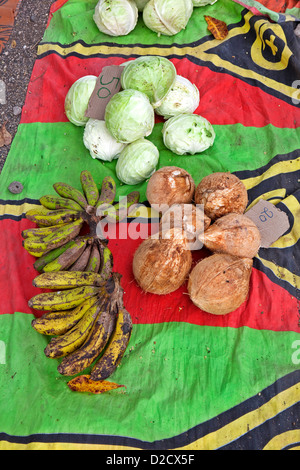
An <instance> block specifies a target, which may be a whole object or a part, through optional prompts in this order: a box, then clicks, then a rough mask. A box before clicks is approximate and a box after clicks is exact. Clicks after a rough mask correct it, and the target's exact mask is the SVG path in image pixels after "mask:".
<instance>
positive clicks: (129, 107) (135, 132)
mask: <svg viewBox="0 0 300 470" xmlns="http://www.w3.org/2000/svg"><path fill="white" fill-rule="evenodd" d="M105 122H106V126H107V128H108V130H109V131H110V133H111V134H112V136H113V137H114V138H115V139H116V140H117V141H118V142H123V143H125V144H129V143H131V142H134V141H135V140H138V139H140V138H142V137H147V136H148V135H150V134H151V132H152V130H153V127H154V122H155V116H154V110H153V107H152V106H151V104H150V101H149V99H148V97H147V96H146V95H145V94H144V93H141V92H140V91H137V90H130V89H129V90H123V91H120V92H119V93H117V94H115V95H114V96H113V97H112V98H111V99H110V101H109V102H108V104H107V106H106V109H105Z"/></svg>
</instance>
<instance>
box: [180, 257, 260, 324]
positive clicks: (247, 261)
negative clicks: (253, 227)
mask: <svg viewBox="0 0 300 470" xmlns="http://www.w3.org/2000/svg"><path fill="white" fill-rule="evenodd" d="M252 266H253V261H252V259H251V258H240V257H236V256H231V255H227V254H223V253H220V254H219V253H216V254H213V255H211V256H208V257H207V258H204V259H203V260H201V261H200V262H199V263H198V264H197V265H196V266H195V267H194V269H193V270H192V271H191V273H190V276H189V281H188V292H189V295H190V298H191V300H192V302H193V303H194V304H195V305H196V306H197V307H199V308H200V309H201V310H203V311H205V312H208V313H211V314H213V315H226V314H228V313H230V312H233V311H234V310H236V309H237V308H239V307H240V306H241V305H242V304H243V302H245V300H246V299H247V297H248V292H249V284H250V278H251V273H252Z"/></svg>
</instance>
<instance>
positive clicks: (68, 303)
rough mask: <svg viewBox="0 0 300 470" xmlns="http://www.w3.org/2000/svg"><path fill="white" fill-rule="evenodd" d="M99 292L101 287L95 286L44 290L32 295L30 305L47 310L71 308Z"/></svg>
mask: <svg viewBox="0 0 300 470" xmlns="http://www.w3.org/2000/svg"><path fill="white" fill-rule="evenodd" d="M49 274H50V273H49ZM98 294H99V287H95V286H82V287H75V288H72V289H62V290H61V291H57V292H42V293H41V294H37V295H35V296H34V297H32V298H31V299H30V300H29V301H28V306H29V307H30V308H33V309H35V310H44V311H46V312H55V311H61V310H71V309H73V308H75V307H78V305H80V304H82V303H83V302H84V301H85V300H86V299H87V298H88V297H93V296H95V295H98Z"/></svg>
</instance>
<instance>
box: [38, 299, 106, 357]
mask: <svg viewBox="0 0 300 470" xmlns="http://www.w3.org/2000/svg"><path fill="white" fill-rule="evenodd" d="M99 310H100V306H99V301H97V302H96V303H94V304H93V305H92V306H91V307H90V308H89V309H88V310H87V311H86V312H85V313H84V315H83V317H82V318H81V320H79V322H78V323H76V325H75V326H73V328H71V330H69V331H67V332H66V333H65V334H63V335H61V336H57V337H54V338H52V339H51V341H50V342H49V344H48V345H47V347H46V348H45V350H44V353H45V354H46V356H47V357H50V358H52V359H54V358H60V357H64V356H67V355H68V354H71V353H72V352H73V351H76V349H78V348H79V347H80V346H81V345H82V344H83V343H84V342H85V340H86V338H87V337H88V335H89V333H90V331H91V329H92V327H93V324H94V322H95V320H96V318H97V315H98V313H99Z"/></svg>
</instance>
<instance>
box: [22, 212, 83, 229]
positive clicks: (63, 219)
mask: <svg viewBox="0 0 300 470" xmlns="http://www.w3.org/2000/svg"><path fill="white" fill-rule="evenodd" d="M26 218H27V219H28V220H30V221H31V222H34V223H36V224H37V225H38V226H40V227H50V226H52V225H61V224H66V223H71V222H74V221H75V220H77V219H79V218H80V212H78V211H73V210H70V209H58V210H57V211H49V212H47V213H44V214H32V215H30V214H28V212H26Z"/></svg>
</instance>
